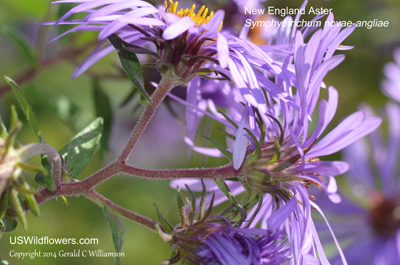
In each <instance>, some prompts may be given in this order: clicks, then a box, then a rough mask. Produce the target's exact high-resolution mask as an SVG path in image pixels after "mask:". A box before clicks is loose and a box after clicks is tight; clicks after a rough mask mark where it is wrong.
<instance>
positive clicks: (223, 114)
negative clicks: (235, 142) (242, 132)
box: [218, 111, 239, 129]
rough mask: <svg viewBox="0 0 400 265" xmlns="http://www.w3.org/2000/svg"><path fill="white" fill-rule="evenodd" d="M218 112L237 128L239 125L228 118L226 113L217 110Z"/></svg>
mask: <svg viewBox="0 0 400 265" xmlns="http://www.w3.org/2000/svg"><path fill="white" fill-rule="evenodd" d="M218 113H219V114H221V115H222V116H224V118H225V119H226V120H227V121H228V122H229V123H230V124H232V125H233V127H235V128H236V129H237V128H239V126H238V125H237V124H236V123H235V122H234V121H233V120H232V119H231V118H229V116H228V115H226V114H225V113H223V112H222V111H218Z"/></svg>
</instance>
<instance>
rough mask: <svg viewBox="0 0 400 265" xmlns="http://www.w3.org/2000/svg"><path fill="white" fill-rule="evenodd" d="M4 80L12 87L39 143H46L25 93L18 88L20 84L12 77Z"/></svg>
mask: <svg viewBox="0 0 400 265" xmlns="http://www.w3.org/2000/svg"><path fill="white" fill-rule="evenodd" d="M4 80H5V81H6V82H7V83H8V84H9V85H10V86H11V88H12V89H13V92H14V95H15V97H16V98H17V100H18V103H19V104H20V106H21V109H22V111H23V112H24V114H25V117H26V119H27V121H28V123H29V125H30V126H31V128H32V130H33V132H34V133H35V134H36V137H37V138H38V141H39V142H44V140H43V137H42V133H41V131H40V130H39V126H38V123H37V120H36V116H35V114H34V113H33V110H32V107H31V105H30V104H29V102H28V100H27V99H26V97H25V95H24V92H22V90H21V88H20V87H19V86H18V84H17V83H16V82H15V81H14V80H12V79H11V78H10V77H7V76H5V77H4Z"/></svg>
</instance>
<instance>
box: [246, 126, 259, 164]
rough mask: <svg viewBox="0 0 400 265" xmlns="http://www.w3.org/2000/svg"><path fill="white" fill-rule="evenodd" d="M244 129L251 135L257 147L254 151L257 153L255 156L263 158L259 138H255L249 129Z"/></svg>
mask: <svg viewBox="0 0 400 265" xmlns="http://www.w3.org/2000/svg"><path fill="white" fill-rule="evenodd" d="M244 129H245V130H246V132H247V134H248V135H250V137H251V139H252V140H253V142H254V145H255V150H254V151H255V155H256V157H257V158H259V157H260V156H261V145H260V143H259V142H258V140H257V138H256V137H255V136H254V134H253V133H252V132H251V131H250V130H249V129H247V128H244Z"/></svg>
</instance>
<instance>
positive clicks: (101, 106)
mask: <svg viewBox="0 0 400 265" xmlns="http://www.w3.org/2000/svg"><path fill="white" fill-rule="evenodd" d="M92 86H93V95H94V105H95V108H96V116H97V117H102V118H103V120H104V124H103V133H102V136H101V149H102V150H103V151H108V141H109V139H110V134H111V125H112V118H113V114H112V107H111V101H110V98H109V97H108V96H107V94H106V93H105V92H104V90H103V89H102V88H101V87H100V84H99V81H98V80H96V79H95V80H93V83H92Z"/></svg>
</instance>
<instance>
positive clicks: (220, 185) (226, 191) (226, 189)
mask: <svg viewBox="0 0 400 265" xmlns="http://www.w3.org/2000/svg"><path fill="white" fill-rule="evenodd" d="M215 183H216V184H217V186H218V188H219V189H220V190H221V191H222V193H224V194H225V196H226V197H228V199H229V200H230V201H231V202H232V203H233V204H234V205H235V206H236V207H237V209H238V210H239V212H240V216H241V217H240V222H239V223H238V225H240V224H241V223H243V222H244V221H245V220H246V217H247V212H246V210H245V209H244V208H243V206H242V205H240V203H239V202H238V201H237V200H236V198H235V196H233V194H232V192H231V190H230V189H229V187H228V185H226V183H225V181H224V180H223V179H220V178H217V179H215Z"/></svg>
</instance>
